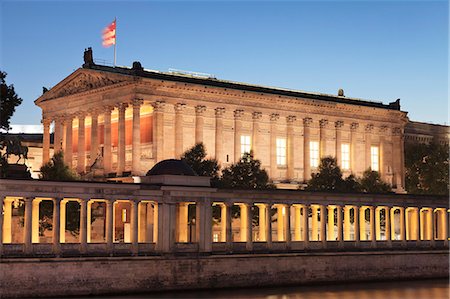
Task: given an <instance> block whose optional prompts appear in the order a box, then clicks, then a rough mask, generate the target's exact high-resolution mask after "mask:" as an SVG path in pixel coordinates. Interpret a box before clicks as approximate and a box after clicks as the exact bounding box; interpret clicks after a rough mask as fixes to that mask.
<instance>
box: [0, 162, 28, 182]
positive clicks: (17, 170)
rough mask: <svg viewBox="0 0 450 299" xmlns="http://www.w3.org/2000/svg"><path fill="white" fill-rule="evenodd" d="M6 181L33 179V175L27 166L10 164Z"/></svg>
mask: <svg viewBox="0 0 450 299" xmlns="http://www.w3.org/2000/svg"><path fill="white" fill-rule="evenodd" d="M7 167H8V168H7V171H6V177H5V178H6V179H31V173H30V171H29V170H28V166H26V165H25V164H8V166H7Z"/></svg>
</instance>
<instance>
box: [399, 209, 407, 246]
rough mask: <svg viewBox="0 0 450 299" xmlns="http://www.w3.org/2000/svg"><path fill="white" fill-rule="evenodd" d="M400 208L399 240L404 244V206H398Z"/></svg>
mask: <svg viewBox="0 0 450 299" xmlns="http://www.w3.org/2000/svg"><path fill="white" fill-rule="evenodd" d="M399 209H400V240H401V241H402V243H404V244H406V225H405V208H404V207H399Z"/></svg>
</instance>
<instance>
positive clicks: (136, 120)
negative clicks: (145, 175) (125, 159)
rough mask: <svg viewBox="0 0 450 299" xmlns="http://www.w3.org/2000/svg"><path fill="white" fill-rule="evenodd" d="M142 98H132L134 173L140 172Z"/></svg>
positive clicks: (132, 169) (132, 170) (132, 171)
mask: <svg viewBox="0 0 450 299" xmlns="http://www.w3.org/2000/svg"><path fill="white" fill-rule="evenodd" d="M143 103H144V101H143V100H142V99H134V100H133V141H132V142H133V144H132V148H131V156H132V158H131V159H132V162H131V163H132V168H131V173H132V174H134V175H139V174H141V106H142V104H143Z"/></svg>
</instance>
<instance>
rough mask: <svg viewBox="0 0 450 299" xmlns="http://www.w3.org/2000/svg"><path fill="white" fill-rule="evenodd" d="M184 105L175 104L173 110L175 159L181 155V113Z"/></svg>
mask: <svg viewBox="0 0 450 299" xmlns="http://www.w3.org/2000/svg"><path fill="white" fill-rule="evenodd" d="M185 107H186V104H182V103H177V104H175V105H174V109H175V157H176V158H177V159H179V158H180V157H181V155H182V154H183V111H184V108H185Z"/></svg>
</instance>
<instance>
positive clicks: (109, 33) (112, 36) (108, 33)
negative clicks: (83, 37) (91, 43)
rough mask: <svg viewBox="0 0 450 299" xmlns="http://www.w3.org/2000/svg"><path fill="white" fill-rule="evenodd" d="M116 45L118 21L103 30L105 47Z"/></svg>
mask: <svg viewBox="0 0 450 299" xmlns="http://www.w3.org/2000/svg"><path fill="white" fill-rule="evenodd" d="M115 44H116V20H114V21H113V22H112V23H111V24H109V25H108V26H106V27H105V29H103V47H105V48H108V47H111V46H112V45H115Z"/></svg>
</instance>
